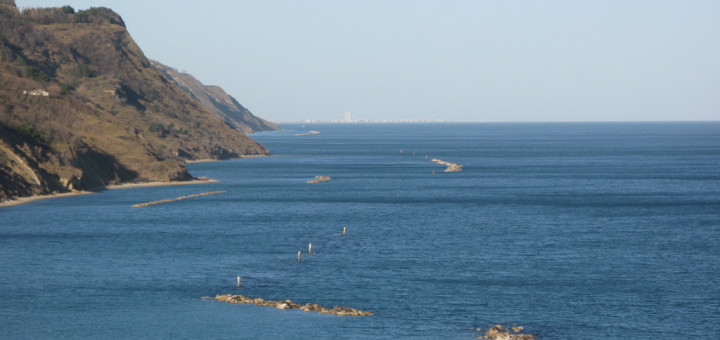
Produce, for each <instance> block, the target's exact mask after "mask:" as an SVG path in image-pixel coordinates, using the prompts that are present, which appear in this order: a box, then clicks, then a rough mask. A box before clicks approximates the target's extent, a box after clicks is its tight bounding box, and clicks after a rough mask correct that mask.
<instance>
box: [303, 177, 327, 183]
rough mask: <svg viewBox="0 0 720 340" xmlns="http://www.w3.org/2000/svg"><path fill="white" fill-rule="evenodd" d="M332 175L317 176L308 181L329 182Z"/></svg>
mask: <svg viewBox="0 0 720 340" xmlns="http://www.w3.org/2000/svg"><path fill="white" fill-rule="evenodd" d="M331 180H332V177H330V176H315V179H311V180H309V181H307V182H308V183H320V182H327V181H331Z"/></svg>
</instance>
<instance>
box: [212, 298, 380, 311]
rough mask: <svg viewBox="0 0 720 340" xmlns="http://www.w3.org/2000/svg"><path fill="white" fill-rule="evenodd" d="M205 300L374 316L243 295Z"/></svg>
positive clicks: (350, 309)
mask: <svg viewBox="0 0 720 340" xmlns="http://www.w3.org/2000/svg"><path fill="white" fill-rule="evenodd" d="M203 299H212V300H217V301H222V302H227V303H252V304H254V305H257V306H261V307H275V308H277V309H300V310H302V311H304V312H318V313H321V314H331V315H339V316H369V315H374V314H373V313H372V312H368V311H362V310H357V309H355V308H350V307H339V306H335V307H333V308H326V307H323V306H320V305H318V304H314V303H306V304H304V305H300V304H297V303H294V302H292V301H290V300H265V299H263V298H251V297H247V296H244V295H241V294H237V295H232V294H221V295H217V296H215V298H210V297H204V298H203Z"/></svg>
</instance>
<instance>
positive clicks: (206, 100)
mask: <svg viewBox="0 0 720 340" xmlns="http://www.w3.org/2000/svg"><path fill="white" fill-rule="evenodd" d="M150 64H151V65H153V67H155V68H156V69H158V70H159V71H160V72H162V73H163V74H164V75H165V76H166V77H168V79H169V80H170V81H172V82H174V83H175V84H177V85H178V86H179V87H180V88H181V89H182V90H183V91H185V93H187V94H188V95H189V96H190V97H192V98H193V99H195V100H197V101H198V102H199V103H200V104H201V105H202V106H203V107H204V108H205V109H207V110H208V111H210V112H212V113H214V114H216V115H218V116H219V117H221V118H222V119H223V120H225V122H226V123H228V124H230V125H231V126H233V127H235V128H236V129H238V130H241V131H242V132H244V133H254V132H259V131H275V130H280V127H278V126H277V125H275V124H273V123H270V122H268V121H266V120H264V119H262V118H259V117H257V116H255V115H253V114H252V112H250V110H248V109H246V108H245V107H244V106H242V105H241V104H240V103H239V102H238V101H237V100H236V99H235V98H233V96H231V95H229V94H227V93H226V92H225V90H223V89H222V88H221V87H219V86H213V85H204V84H203V83H201V82H200V81H199V80H197V79H195V77H193V76H192V75H190V74H188V73H183V72H178V70H176V69H174V68H172V67H169V66H165V65H163V64H162V63H160V62H158V61H155V60H150Z"/></svg>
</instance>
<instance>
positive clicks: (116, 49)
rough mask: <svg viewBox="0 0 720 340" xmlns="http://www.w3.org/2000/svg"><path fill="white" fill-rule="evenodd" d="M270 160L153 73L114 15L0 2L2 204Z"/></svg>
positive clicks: (105, 11)
mask: <svg viewBox="0 0 720 340" xmlns="http://www.w3.org/2000/svg"><path fill="white" fill-rule="evenodd" d="M266 154H268V151H267V150H266V149H265V148H264V147H263V146H261V145H259V144H258V143H256V142H255V141H253V140H252V139H250V138H248V137H247V136H246V135H245V134H244V133H242V132H241V131H239V130H237V129H234V128H233V127H232V126H230V125H228V124H227V123H226V122H225V121H223V119H221V118H219V117H218V116H217V115H215V114H213V113H211V112H209V111H208V110H207V109H205V108H204V107H203V106H202V105H201V104H200V103H198V102H197V101H196V100H194V99H193V98H191V97H190V96H189V95H188V94H186V93H185V92H184V91H183V90H182V89H180V88H179V87H178V86H177V84H175V83H174V82H172V81H169V80H168V79H167V78H166V77H165V76H164V75H163V74H161V73H160V72H159V71H158V70H157V69H155V68H154V67H152V65H151V64H150V61H149V60H148V59H147V58H146V57H145V56H144V54H143V53H142V51H141V50H140V48H139V47H138V46H137V45H136V44H135V42H134V41H133V40H132V38H131V37H130V35H129V34H128V32H127V30H126V29H125V26H124V23H123V21H122V18H120V16H119V15H117V14H116V13H114V12H113V11H111V10H109V9H107V8H91V9H89V10H86V11H78V12H75V10H74V9H72V8H70V7H69V6H65V7H62V8H50V9H31V10H25V11H23V12H22V13H21V12H19V11H18V9H17V8H16V7H15V6H14V3H13V2H12V1H2V2H0V200H5V199H8V198H10V197H15V196H27V195H33V194H47V193H55V192H67V191H73V190H86V189H93V188H98V187H102V186H106V185H109V184H117V183H121V182H128V181H172V180H185V179H190V178H191V176H190V174H189V173H188V172H187V169H186V168H185V165H184V164H185V161H186V160H197V159H228V158H237V157H241V156H244V155H266Z"/></svg>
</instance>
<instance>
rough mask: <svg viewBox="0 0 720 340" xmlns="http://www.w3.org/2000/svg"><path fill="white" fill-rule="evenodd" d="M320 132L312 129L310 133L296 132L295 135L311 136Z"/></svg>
mask: <svg viewBox="0 0 720 340" xmlns="http://www.w3.org/2000/svg"><path fill="white" fill-rule="evenodd" d="M318 133H320V132H318V131H312V130H311V131H310V132H308V133H296V134H295V136H310V135H317V134H318Z"/></svg>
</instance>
